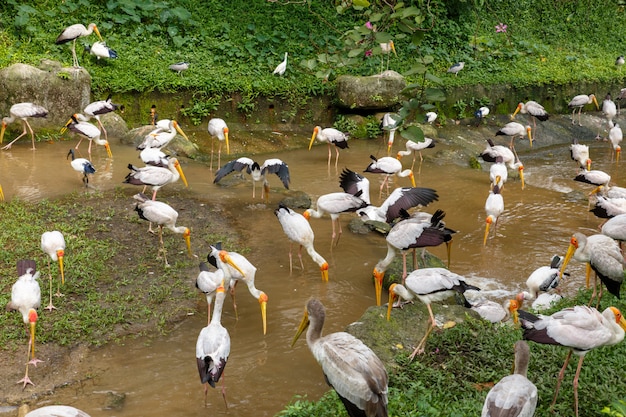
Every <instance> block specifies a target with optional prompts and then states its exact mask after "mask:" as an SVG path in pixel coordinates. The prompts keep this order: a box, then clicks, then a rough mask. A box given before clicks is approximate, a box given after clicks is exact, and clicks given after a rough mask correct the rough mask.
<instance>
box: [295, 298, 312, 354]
mask: <svg viewBox="0 0 626 417" xmlns="http://www.w3.org/2000/svg"><path fill="white" fill-rule="evenodd" d="M307 327H309V313H308V311H307V310H306V307H305V308H304V316H303V317H302V321H301V322H300V326H298V331H297V332H296V335H295V336H294V337H293V340H292V341H291V347H293V346H294V345H295V344H296V341H297V340H298V338H299V337H300V335H301V334H302V332H304V331H305V330H306V328H307Z"/></svg>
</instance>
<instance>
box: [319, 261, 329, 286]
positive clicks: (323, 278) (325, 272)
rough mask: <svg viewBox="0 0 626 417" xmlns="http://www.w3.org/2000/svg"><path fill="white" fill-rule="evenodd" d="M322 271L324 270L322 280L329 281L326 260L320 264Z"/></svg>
mask: <svg viewBox="0 0 626 417" xmlns="http://www.w3.org/2000/svg"><path fill="white" fill-rule="evenodd" d="M320 271H322V281H324V282H328V262H324V263H323V264H322V266H320Z"/></svg>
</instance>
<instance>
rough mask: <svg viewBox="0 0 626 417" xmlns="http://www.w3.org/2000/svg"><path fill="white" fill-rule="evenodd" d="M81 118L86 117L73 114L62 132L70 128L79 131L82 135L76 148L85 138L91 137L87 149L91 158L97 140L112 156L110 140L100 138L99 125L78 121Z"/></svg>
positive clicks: (97, 143) (110, 156)
mask: <svg viewBox="0 0 626 417" xmlns="http://www.w3.org/2000/svg"><path fill="white" fill-rule="evenodd" d="M79 118H80V119H86V118H85V117H84V116H82V117H81V116H80V115H78V114H73V115H72V117H71V119H70V120H69V121H68V122H67V123H66V124H65V126H63V128H62V129H61V133H65V131H66V130H67V129H69V130H71V131H72V132H74V133H77V134H78V135H79V136H80V140H79V141H78V143H77V144H76V147H75V148H74V149H76V150H78V147H79V146H80V144H81V142H82V141H83V138H87V139H89V148H88V149H87V153H88V154H89V157H90V158H91V145H92V143H93V142H95V143H96V145H102V146H104V148H105V149H106V151H107V155H108V156H109V158H112V157H113V154H112V153H111V147H110V146H109V141H108V140H106V139H100V129H98V127H97V126H95V125H92V124H91V123H87V122H79V121H78V119H79Z"/></svg>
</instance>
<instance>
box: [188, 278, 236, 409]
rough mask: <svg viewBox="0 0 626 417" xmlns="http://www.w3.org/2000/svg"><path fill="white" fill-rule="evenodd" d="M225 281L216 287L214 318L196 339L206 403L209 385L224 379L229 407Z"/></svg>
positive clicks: (228, 336)
mask: <svg viewBox="0 0 626 417" xmlns="http://www.w3.org/2000/svg"><path fill="white" fill-rule="evenodd" d="M224 291H225V289H224V282H223V281H222V282H221V283H220V286H219V287H218V288H217V289H216V294H215V307H214V309H213V318H211V321H210V323H209V324H208V326H206V327H204V328H203V329H202V330H201V331H200V334H199V335H198V340H197V341H196V363H197V365H198V374H199V375H200V382H201V383H202V385H204V404H205V406H206V404H207V393H208V390H209V385H211V386H212V387H213V388H215V384H216V383H217V382H219V380H220V378H221V379H222V397H223V398H224V404H226V408H228V402H227V401H226V387H225V386H224V368H225V367H226V362H227V361H228V356H229V355H230V334H229V333H228V330H226V328H225V327H224V326H222V323H221V320H222V309H223V307H224V299H225V298H226V294H225V292H224Z"/></svg>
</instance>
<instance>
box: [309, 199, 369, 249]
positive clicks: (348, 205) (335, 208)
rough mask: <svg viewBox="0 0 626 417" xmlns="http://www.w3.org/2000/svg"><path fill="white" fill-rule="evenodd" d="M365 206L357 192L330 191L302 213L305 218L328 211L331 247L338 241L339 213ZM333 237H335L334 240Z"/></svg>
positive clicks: (317, 216) (339, 235)
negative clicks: (313, 206) (331, 231)
mask: <svg viewBox="0 0 626 417" xmlns="http://www.w3.org/2000/svg"><path fill="white" fill-rule="evenodd" d="M366 206H367V203H366V202H365V201H363V199H362V198H361V195H360V194H359V193H357V194H356V195H352V194H349V193H330V194H324V195H321V196H320V197H319V198H318V199H317V208H316V209H312V208H310V209H308V210H306V211H305V212H304V214H303V215H304V217H305V218H306V219H307V220H308V219H310V218H311V217H314V218H316V219H319V218H320V217H322V216H323V215H324V213H328V214H329V215H330V220H331V225H332V229H333V233H332V237H331V241H330V246H331V248H332V247H333V246H334V245H336V244H337V243H339V238H340V237H341V233H342V230H341V223H340V222H339V214H341V213H351V212H355V211H357V210H358V209H360V208H363V207H366ZM335 238H337V240H336V241H335Z"/></svg>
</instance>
